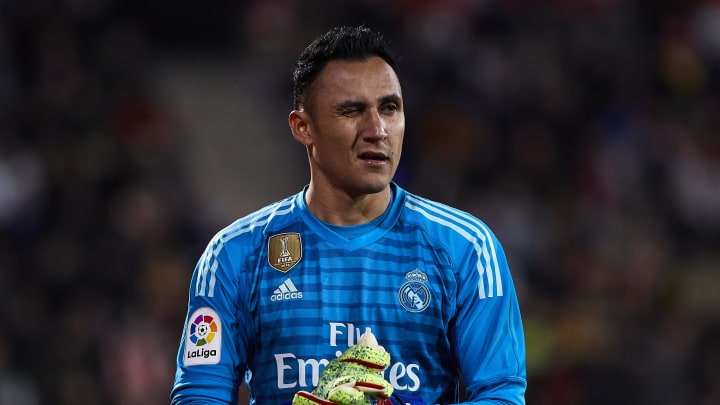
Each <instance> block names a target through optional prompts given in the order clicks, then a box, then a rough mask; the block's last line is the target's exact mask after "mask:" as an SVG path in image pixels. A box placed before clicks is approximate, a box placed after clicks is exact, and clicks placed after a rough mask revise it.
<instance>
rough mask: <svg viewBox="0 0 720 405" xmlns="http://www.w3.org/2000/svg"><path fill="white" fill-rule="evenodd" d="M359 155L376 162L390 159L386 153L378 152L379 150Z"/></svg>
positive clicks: (361, 157) (368, 160)
mask: <svg viewBox="0 0 720 405" xmlns="http://www.w3.org/2000/svg"><path fill="white" fill-rule="evenodd" d="M358 157H359V158H360V159H362V160H364V161H367V162H375V163H379V162H385V161H387V160H388V157H387V155H385V154H383V153H377V152H363V153H361V154H360V155H358Z"/></svg>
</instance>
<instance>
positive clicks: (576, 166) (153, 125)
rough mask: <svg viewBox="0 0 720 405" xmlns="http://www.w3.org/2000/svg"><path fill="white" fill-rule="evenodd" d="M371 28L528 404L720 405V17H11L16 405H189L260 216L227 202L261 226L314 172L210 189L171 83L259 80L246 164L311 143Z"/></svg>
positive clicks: (580, 2) (270, 10)
mask: <svg viewBox="0 0 720 405" xmlns="http://www.w3.org/2000/svg"><path fill="white" fill-rule="evenodd" d="M360 23H363V24H366V25H368V26H371V27H373V28H377V29H379V30H381V31H383V32H384V33H385V34H386V37H388V38H389V39H390V40H391V43H392V45H393V46H394V48H395V49H397V50H398V54H399V56H400V58H401V62H400V68H399V72H400V76H401V81H402V83H403V86H404V87H403V91H404V97H405V103H406V105H405V109H406V118H407V131H406V137H405V139H406V141H405V150H404V154H403V161H402V164H401V168H400V170H399V173H398V176H397V181H398V182H399V183H400V184H401V185H402V186H404V187H405V188H407V189H408V190H410V191H412V192H415V193H418V194H421V195H424V196H427V197H430V198H433V199H436V200H438V201H442V202H446V203H448V204H451V205H456V206H458V207H460V208H463V209H465V210H467V211H469V212H472V213H473V214H475V215H476V216H478V217H479V218H481V219H482V220H484V221H485V222H486V223H487V224H488V225H490V227H491V228H492V229H493V230H494V231H495V233H496V234H497V235H498V237H499V238H500V240H501V241H502V242H503V244H504V247H505V250H506V253H507V256H508V259H509V262H510V265H511V270H512V271H513V275H514V278H515V282H516V284H517V288H518V293H519V299H520V303H521V309H522V312H523V317H524V323H525V333H526V340H527V350H528V375H529V388H528V392H527V400H528V403H529V404H533V405H550V404H553V405H556V404H590V405H592V404H634V405H640V404H653V405H675V404H678V405H679V404H688V403H694V404H700V405H710V404H717V403H720V384H718V382H720V294H718V293H717V291H716V289H717V286H719V285H720V129H719V128H720V2H719V1H717V0H691V1H681V0H664V1H649V0H634V1H622V0H545V1H531V0H498V1H490V0H449V1H440V0H399V1H396V2H380V1H376V0H366V1H353V2H350V1H331V0H324V1H320V0H314V1H307V2H306V1H303V2H300V1H297V2H296V1H292V0H267V1H262V0H245V1H237V2H231V1H229V0H224V1H220V0H218V1H211V2H182V1H181V2H177V1H175V2H171V1H169V0H158V1H148V2H143V1H140V0H128V1H120V0H97V1H88V0H58V1H49V0H23V1H20V0H5V1H2V2H0V405H6V404H8V405H9V404H14V405H45V404H58V405H63V404H86V405H93V404H118V405H125V404H163V403H167V402H168V398H169V397H168V395H169V390H170V388H171V385H172V378H173V374H174V361H175V355H176V351H177V346H178V343H179V338H180V333H181V330H182V328H183V318H184V316H185V309H186V302H187V291H188V282H189V278H190V275H191V272H192V270H193V268H194V265H195V261H196V260H197V258H198V257H199V255H200V253H201V252H202V250H203V248H204V246H205V244H206V243H207V241H208V240H209V239H210V237H212V235H213V234H214V233H215V232H216V231H217V230H218V229H219V228H220V227H221V226H223V225H225V224H226V223H229V222H230V221H232V220H233V219H234V218H236V217H239V216H242V215H244V214H246V213H248V212H246V211H247V210H246V209H245V208H242V209H240V208H238V210H237V211H233V210H232V209H227V208H225V209H224V210H218V208H217V207H218V206H217V205H216V204H217V203H216V200H219V199H220V200H221V199H223V198H224V197H223V196H224V190H223V189H213V184H223V185H226V184H235V187H234V188H236V189H237V190H233V191H232V195H234V196H237V197H235V198H237V199H239V200H242V199H243V196H245V195H247V198H248V199H249V198H252V199H253V204H254V201H257V202H258V204H257V207H258V208H259V206H260V202H262V203H269V202H272V201H274V200H276V199H278V198H280V197H283V196H285V195H286V194H290V193H294V192H296V191H298V190H299V189H300V188H301V187H302V186H303V185H304V182H305V181H306V179H307V178H306V177H304V176H302V175H295V177H292V176H291V175H290V174H291V173H303V170H304V169H305V167H306V166H305V165H306V163H305V162H304V161H303V160H302V159H298V156H301V155H302V153H303V151H302V149H300V148H299V147H298V149H296V150H294V151H295V152H297V155H293V156H278V157H277V161H274V162H271V163H272V164H273V165H283V164H284V165H285V166H284V167H283V170H282V171H280V172H281V173H285V174H286V175H287V176H290V177H286V178H285V182H284V183H282V182H277V183H275V182H276V180H278V179H277V178H274V177H272V176H270V175H268V178H267V179H260V181H262V182H265V183H267V184H288V183H289V184H290V185H289V186H283V187H280V186H278V187H276V188H275V189H272V188H271V190H273V192H265V191H262V190H261V189H258V188H257V187H249V186H248V184H249V182H250V181H251V179H250V178H254V180H255V181H258V180H257V177H260V176H262V173H260V172H261V171H260V172H259V171H251V172H249V173H232V172H225V173H222V174H217V176H216V177H217V178H209V177H208V178H206V179H200V180H198V179H197V176H193V173H195V172H196V171H197V170H200V169H201V167H200V166H201V165H203V164H204V163H203V162H202V161H199V159H197V150H196V147H195V145H198V144H204V145H210V146H212V145H214V144H221V142H219V141H218V142H216V140H215V138H214V137H215V136H219V135H217V134H215V133H214V132H213V130H206V129H203V122H202V119H203V117H202V116H199V117H196V119H197V120H198V121H200V122H199V123H198V122H194V123H193V124H191V123H189V122H190V120H189V118H188V117H187V114H186V113H184V112H183V111H182V110H181V109H179V108H178V107H177V106H178V105H186V106H187V105H193V104H192V103H193V101H192V100H174V99H171V98H169V97H168V94H177V93H173V92H172V91H168V89H167V86H168V83H173V82H168V81H167V80H165V81H163V80H162V78H161V76H162V72H163V71H172V70H173V69H178V68H182V66H183V65H189V64H192V65H197V64H198V63H202V64H203V65H204V66H206V67H207V66H210V68H211V69H210V71H211V72H212V66H217V67H218V69H220V66H221V65H222V66H223V71H227V67H228V66H231V67H232V68H233V69H234V70H236V71H237V72H239V73H241V76H242V78H241V80H243V81H244V82H247V83H248V84H247V88H245V90H246V94H244V97H245V99H247V101H248V102H247V104H249V105H252V106H253V107H252V108H255V110H252V112H253V113H252V114H250V115H251V116H252V117H253V118H254V119H255V120H258V122H256V123H254V124H253V123H251V122H247V123H243V127H238V128H233V129H232V130H231V132H233V137H234V139H236V140H237V142H238V145H239V147H238V150H236V151H234V152H230V153H229V154H228V152H227V151H225V152H223V151H221V150H217V151H216V153H217V154H218V155H217V156H233V157H234V159H236V160H237V161H240V162H241V161H243V160H244V159H250V158H251V156H252V155H253V154H255V153H256V151H255V150H254V149H253V148H262V149H267V150H273V151H283V150H287V149H286V148H285V149H284V148H283V147H278V146H276V145H278V144H281V143H283V144H285V143H291V142H292V140H291V137H290V136H289V134H288V133H286V131H289V130H288V129H287V127H286V121H285V120H286V116H287V113H288V112H289V111H290V109H291V98H290V81H289V80H290V72H291V69H292V66H291V64H292V61H293V59H294V57H295V56H296V55H297V53H298V52H299V51H300V50H301V48H302V46H304V44H305V43H306V42H307V41H309V40H310V39H311V38H312V37H314V36H315V35H316V34H318V33H320V32H322V31H324V30H326V29H327V28H328V27H330V26H332V25H338V24H360ZM206 71H207V69H206ZM183 77H184V78H185V79H186V80H188V81H190V80H193V76H192V75H188V76H183ZM161 82H162V83H163V84H162V86H161V85H159V84H158V83H161ZM175 83H177V81H176V82H175ZM228 86H230V83H228ZM195 102H196V103H197V101H195ZM183 103H184V104H183ZM257 104H261V105H257ZM185 112H186V111H185ZM230 118H231V117H228V119H230ZM260 121H268V122H275V123H276V126H273V127H272V128H279V129H278V132H279V133H267V134H260V137H259V138H260V139H265V141H264V143H262V144H257V143H253V144H252V148H250V147H249V146H248V145H247V144H244V143H243V139H244V137H245V136H249V135H248V133H249V132H250V131H247V128H248V127H250V126H252V125H260V124H259V122H260ZM206 123H207V124H208V126H209V128H218V122H215V121H213V122H209V121H208V122H206ZM210 125H212V126H210ZM244 125H247V126H248V127H245V126H244ZM226 126H227V125H226ZM256 138H257V137H256ZM277 153H278V154H280V153H281V152H277ZM286 153H287V152H286ZM209 156H210V158H209V159H205V160H213V158H212V156H213V155H212V154H210V155H209ZM214 160H217V159H214ZM214 163H215V164H217V162H214ZM229 163H230V162H228V164H229ZM205 164H208V163H207V162H206V163H205ZM221 164H222V163H221ZM228 167H231V166H228ZM268 173H271V172H268ZM272 173H276V172H272ZM276 175H277V174H274V176H276ZM221 178H225V180H224V182H221V180H222V179H221ZM228 179H229V180H228ZM202 187H204V188H202ZM218 187H219V186H218ZM208 190H212V192H211V194H208ZM238 190H239V194H238ZM258 190H260V191H258ZM227 191H228V193H229V192H230V190H227ZM213 204H215V205H213ZM233 204H238V205H237V206H238V207H240V206H241V205H240V203H239V202H238V201H228V202H227V203H226V205H225V207H228V206H229V207H232V206H233Z"/></svg>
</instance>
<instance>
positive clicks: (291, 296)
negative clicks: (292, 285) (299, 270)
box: [270, 291, 302, 301]
mask: <svg viewBox="0 0 720 405" xmlns="http://www.w3.org/2000/svg"><path fill="white" fill-rule="evenodd" d="M300 298H302V292H301V291H297V292H286V293H279V294H273V295H272V297H270V301H282V300H295V299H300Z"/></svg>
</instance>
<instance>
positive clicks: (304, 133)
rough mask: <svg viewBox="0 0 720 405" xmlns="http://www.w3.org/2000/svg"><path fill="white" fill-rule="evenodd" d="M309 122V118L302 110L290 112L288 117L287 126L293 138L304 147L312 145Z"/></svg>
mask: <svg viewBox="0 0 720 405" xmlns="http://www.w3.org/2000/svg"><path fill="white" fill-rule="evenodd" d="M309 120H310V116H309V115H308V113H307V111H304V110H292V111H291V112H290V115H289V116H288V124H289V125H290V131H291V132H292V136H293V138H295V140H296V141H298V142H300V143H301V144H303V145H305V146H308V145H310V144H311V143H312V137H311V136H310V121H309Z"/></svg>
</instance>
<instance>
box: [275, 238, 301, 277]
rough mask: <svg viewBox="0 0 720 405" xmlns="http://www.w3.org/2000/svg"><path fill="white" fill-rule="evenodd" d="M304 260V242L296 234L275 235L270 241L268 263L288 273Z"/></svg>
mask: <svg viewBox="0 0 720 405" xmlns="http://www.w3.org/2000/svg"><path fill="white" fill-rule="evenodd" d="M301 258H302V242H301V241H300V234H299V233H296V232H292V233H281V234H278V235H273V236H271V237H270V239H268V263H269V264H270V266H272V267H273V268H274V269H275V270H279V271H282V272H283V273H287V272H288V270H290V269H291V268H293V266H295V265H296V264H298V262H299V261H300V259H301Z"/></svg>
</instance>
